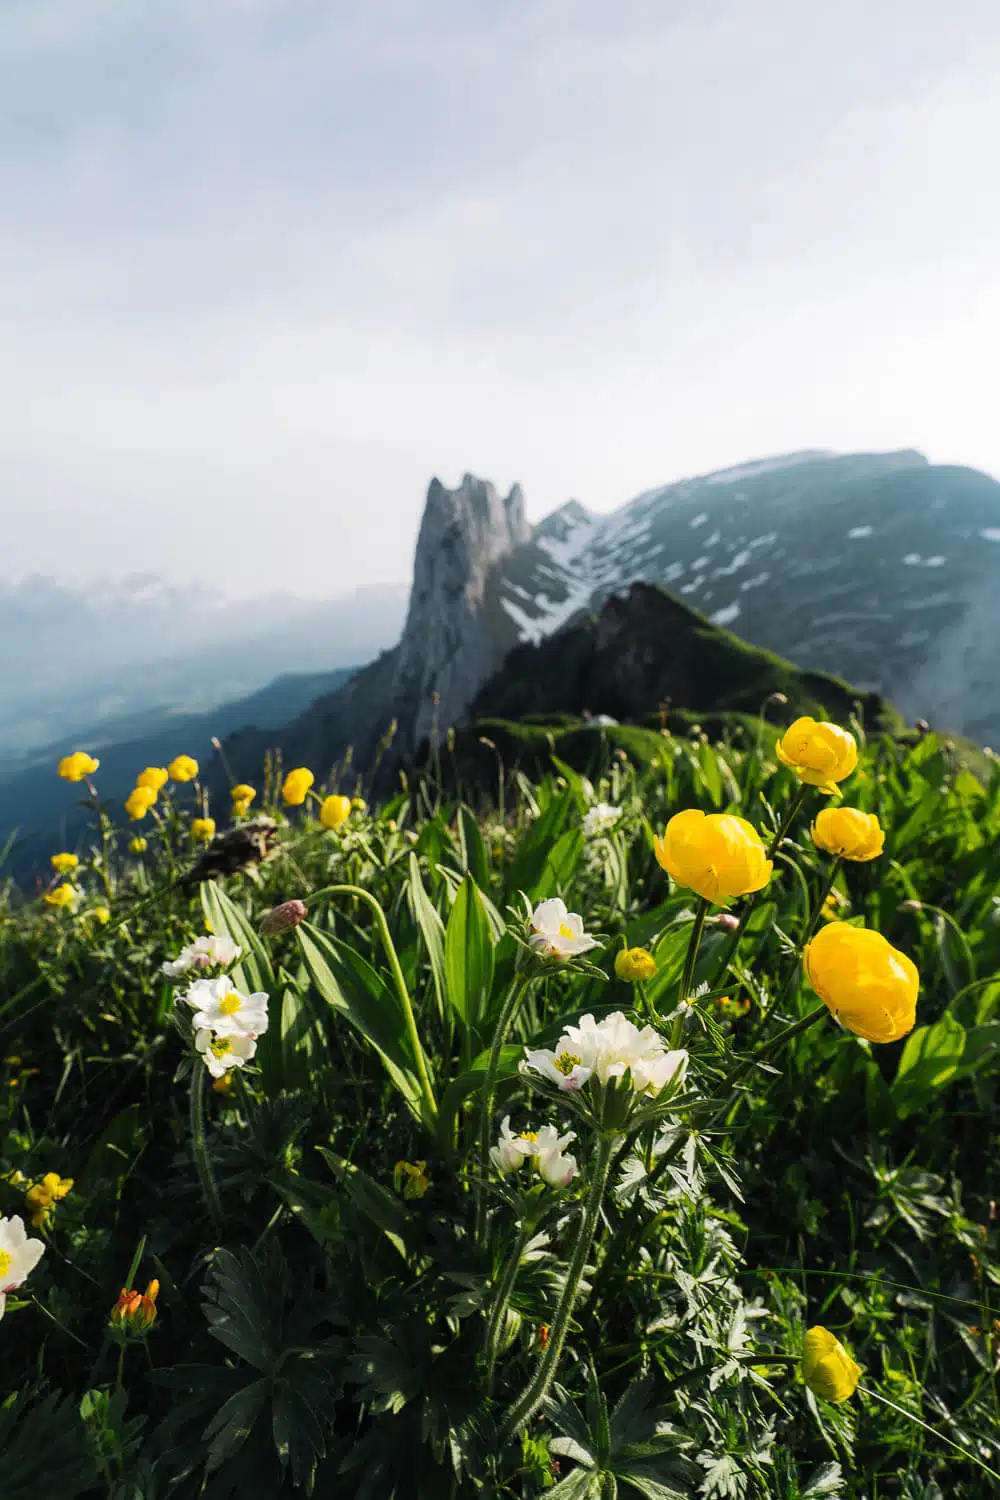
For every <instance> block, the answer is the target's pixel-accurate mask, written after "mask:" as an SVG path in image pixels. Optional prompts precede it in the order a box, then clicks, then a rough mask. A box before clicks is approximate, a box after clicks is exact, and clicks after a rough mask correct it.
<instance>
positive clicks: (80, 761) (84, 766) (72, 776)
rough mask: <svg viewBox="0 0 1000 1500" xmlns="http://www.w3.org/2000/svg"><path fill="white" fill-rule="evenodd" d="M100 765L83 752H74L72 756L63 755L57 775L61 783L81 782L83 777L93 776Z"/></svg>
mask: <svg viewBox="0 0 1000 1500" xmlns="http://www.w3.org/2000/svg"><path fill="white" fill-rule="evenodd" d="M100 764H101V762H100V761H99V760H95V759H94V757H93V756H92V755H88V754H87V752H86V751H85V750H74V751H73V754H72V755H64V756H63V758H62V760H61V761H60V762H59V775H60V776H61V777H62V779H63V781H82V780H83V778H84V777H85V776H93V774H94V772H95V771H96V770H97V768H98V766H99V765H100Z"/></svg>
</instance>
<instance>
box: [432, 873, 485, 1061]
mask: <svg viewBox="0 0 1000 1500" xmlns="http://www.w3.org/2000/svg"><path fill="white" fill-rule="evenodd" d="M444 966H445V974H446V977H447V982H448V998H449V1000H450V1001H451V1003H452V1005H453V1007H454V1009H455V1011H456V1013H457V1015H458V1017H459V1020H460V1021H461V1022H462V1025H463V1026H465V1027H466V1028H467V1029H468V1030H470V1031H472V1030H475V1028H476V1026H477V1025H478V1022H479V1019H480V1017H481V1016H482V1015H483V1014H484V1013H485V1012H486V1011H487V1010H488V1009H489V1001H490V992H491V991H492V988H493V934H492V932H491V931H490V924H489V920H488V918H487V916H486V909H485V907H484V906H483V902H482V898H481V896H480V894H479V887H478V886H477V885H476V882H475V881H474V880H473V878H472V876H471V875H466V877H465V879H464V880H463V881H462V884H461V885H460V886H459V888H458V894H457V895H456V897H455V904H454V906H453V907H452V909H451V913H450V915H449V917H448V927H447V930H446V932H445V940H444Z"/></svg>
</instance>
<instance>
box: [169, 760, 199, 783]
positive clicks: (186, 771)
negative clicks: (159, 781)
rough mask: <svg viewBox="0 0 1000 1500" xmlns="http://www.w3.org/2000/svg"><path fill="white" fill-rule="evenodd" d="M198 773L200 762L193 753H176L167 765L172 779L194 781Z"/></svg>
mask: <svg viewBox="0 0 1000 1500" xmlns="http://www.w3.org/2000/svg"><path fill="white" fill-rule="evenodd" d="M197 774H198V762H197V761H196V760H195V759H194V757H193V756H191V755H175V756H174V758H173V760H172V761H171V762H170V764H169V766H168V767H167V775H168V776H169V777H170V780H171V781H193V780H194V778H195V777H196V776H197Z"/></svg>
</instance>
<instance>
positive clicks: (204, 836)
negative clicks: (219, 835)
mask: <svg viewBox="0 0 1000 1500" xmlns="http://www.w3.org/2000/svg"><path fill="white" fill-rule="evenodd" d="M191 837H192V838H193V839H196V840H197V841H198V843H199V844H209V843H211V841H212V839H214V838H215V819H214V818H192V819H191Z"/></svg>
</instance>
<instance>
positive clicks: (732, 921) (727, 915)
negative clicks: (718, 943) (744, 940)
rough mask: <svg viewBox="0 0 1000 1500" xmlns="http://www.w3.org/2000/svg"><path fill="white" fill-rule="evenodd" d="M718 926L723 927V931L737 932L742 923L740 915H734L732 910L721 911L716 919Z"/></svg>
mask: <svg viewBox="0 0 1000 1500" xmlns="http://www.w3.org/2000/svg"><path fill="white" fill-rule="evenodd" d="M715 925H716V927H721V928H722V930H723V932H735V931H736V929H737V927H738V926H739V925H740V919H739V917H734V916H733V914H732V912H731V911H724V912H720V913H719V915H718V916H717V917H716V919H715Z"/></svg>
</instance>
